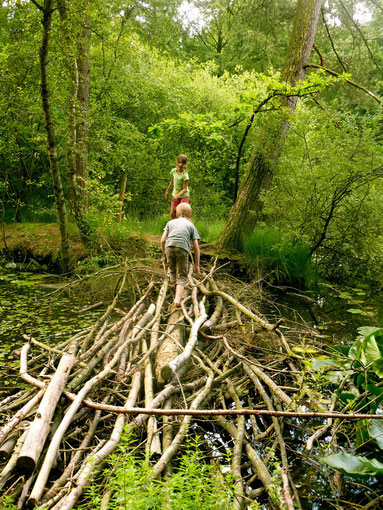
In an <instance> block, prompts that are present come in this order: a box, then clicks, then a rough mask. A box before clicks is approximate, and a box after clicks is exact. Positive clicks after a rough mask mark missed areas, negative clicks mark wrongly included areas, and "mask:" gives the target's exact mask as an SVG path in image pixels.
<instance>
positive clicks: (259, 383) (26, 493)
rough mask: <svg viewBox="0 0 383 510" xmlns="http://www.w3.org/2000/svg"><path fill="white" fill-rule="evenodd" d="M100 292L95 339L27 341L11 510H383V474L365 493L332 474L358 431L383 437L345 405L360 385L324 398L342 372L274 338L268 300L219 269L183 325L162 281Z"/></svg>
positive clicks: (322, 355)
mask: <svg viewBox="0 0 383 510" xmlns="http://www.w3.org/2000/svg"><path fill="white" fill-rule="evenodd" d="M93 278H96V276H93ZM97 278H98V281H99V282H100V283H99V284H100V285H102V281H106V280H107V279H112V280H113V281H117V282H118V284H117V287H116V292H115V295H114V298H113V300H112V302H111V303H110V304H109V305H108V306H106V307H104V311H102V312H100V315H99V317H98V318H97V320H96V321H95V322H94V324H92V326H90V327H88V328H85V329H83V330H81V331H78V332H76V333H75V334H74V336H72V337H70V338H67V339H66V340H65V341H64V342H61V343H58V344H56V345H54V346H52V345H47V344H45V343H44V342H43V341H41V340H38V339H37V338H35V337H34V335H33V331H30V332H25V334H24V340H25V343H24V345H23V347H22V348H21V349H20V351H19V352H18V356H19V359H20V380H21V381H22V384H21V385H20V387H19V388H18V390H17V391H16V390H15V391H13V392H12V394H11V395H8V396H7V397H6V398H4V399H3V400H2V402H1V417H2V422H3V425H2V426H1V428H0V444H1V446H0V459H1V468H2V471H1V474H0V487H1V490H2V493H1V494H2V495H1V500H0V501H1V504H2V505H3V506H2V508H7V509H13V508H39V509H48V508H49V509H55V510H59V509H60V510H64V509H65V510H69V509H71V508H91V509H93V508H100V509H107V508H110V509H112V508H118V509H125V508H126V509H128V508H169V509H174V508H194V509H202V508H216V509H224V508H238V509H240V508H280V509H285V508H287V509H289V510H292V509H295V508H298V509H301V508H317V509H325V508H345V509H346V508H347V509H349V508H359V509H361V508H363V509H368V508H382V507H383V502H382V498H381V490H380V494H379V486H380V485H379V476H380V474H379V469H378V468H379V464H380V463H379V462H378V460H376V459H373V461H374V462H375V464H374V465H375V467H376V470H375V471H373V470H372V469H370V471H368V472H367V471H366V472H365V473H363V474H364V475H366V476H368V478H367V481H366V477H365V478H364V481H355V479H352V478H351V477H350V476H348V475H347V469H346V470H345V469H343V470H342V469H341V468H339V467H338V468H337V469H333V468H332V467H330V466H331V462H330V461H329V460H328V459H329V458H330V457H331V456H334V455H337V454H339V453H341V452H343V451H345V450H346V449H347V447H349V446H350V442H351V441H352V440H351V437H355V436H356V433H355V430H356V428H357V426H358V425H357V424H360V423H364V424H365V427H366V430H367V429H368V426H369V424H371V423H372V421H371V419H370V418H375V420H373V423H374V427H375V428H376V429H374V430H380V431H381V430H382V429H381V425H380V424H381V423H382V422H381V421H380V420H379V419H380V418H381V417H382V415H380V414H379V402H380V400H378V401H377V405H375V407H371V406H368V405H367V403H366V402H367V400H366V399H367V397H366V391H367V388H366V391H365V392H364V393H363V392H362V391H361V392H360V393H359V396H358V399H359V400H358V399H356V398H355V399H354V400H353V401H352V404H350V402H351V401H350V400H347V399H346V400H345V399H343V398H340V394H339V391H336V390H339V389H344V390H345V391H346V390H347V389H348V388H351V389H349V391H350V392H352V388H353V387H354V385H353V384H352V378H353V377H354V374H353V372H352V370H350V369H349V370H344V373H343V375H342V377H341V379H340V382H338V381H335V380H334V382H333V383H332V384H331V383H330V382H329V379H328V378H326V377H325V374H326V373H327V372H326V371H325V370H330V369H331V370H333V369H334V365H337V367H338V371H340V370H341V368H342V365H341V363H336V362H335V361H332V358H331V353H329V346H327V345H326V343H325V341H324V339H323V338H322V336H321V335H320V333H318V332H317V331H315V330H313V329H310V328H309V327H308V326H307V325H306V324H297V323H294V324H293V323H290V324H287V323H285V321H283V318H282V317H281V318H280V320H276V321H273V322H272V323H271V322H269V321H268V320H267V319H266V318H265V317H263V316H261V314H260V313H259V311H258V306H257V298H258V297H259V291H258V290H257V286H256V285H255V284H253V285H251V284H244V283H243V282H240V281H238V280H236V279H234V278H232V277H230V276H228V275H226V274H224V271H223V269H222V268H219V267H217V266H216V264H213V266H212V267H210V268H209V270H208V271H207V272H206V273H204V275H203V276H202V277H201V279H200V280H198V281H197V280H195V279H194V278H193V276H192V274H189V288H188V289H187V290H185V293H184V299H183V301H182V307H181V308H180V309H172V307H171V302H172V299H173V293H174V290H173V289H172V288H169V283H168V281H167V280H166V279H165V280H164V278H163V272H162V271H159V270H157V269H155V268H151V267H146V266H142V265H141V266H140V265H138V264H127V263H125V264H121V265H117V266H114V267H110V268H106V269H104V270H102V271H100V272H99V274H98V275H97ZM85 280H86V278H84V279H79V280H76V281H75V282H74V283H71V284H68V286H69V285H72V286H78V285H82V284H84V281H85ZM124 293H128V294H129V296H130V299H129V300H126V299H122V296H123V295H124ZM127 301H130V302H129V305H128V306H127V304H126V303H127ZM55 333H60V332H59V331H57V332H55ZM312 358H316V359H317V360H321V362H322V364H323V366H324V367H326V368H325V369H323V370H321V371H318V370H313V365H312ZM362 372H363V371H362V370H360V374H362ZM360 374H359V375H360ZM376 386H377V387H380V385H379V384H377V385H376ZM380 395H381V392H380ZM116 454H117V455H116ZM185 455H186V456H187V455H189V464H188V465H187V466H188V467H187V469H185ZM193 455H194V456H193ZM350 457H351V456H350ZM190 458H191V459H192V460H190ZM354 458H355V457H354ZM361 458H362V457H361ZM363 458H365V457H363ZM371 462H372V461H371ZM127 463H128V464H127ZM376 463H378V464H376ZM137 466H139V469H138V471H137ZM193 466H194V467H193ZM134 469H136V471H134ZM193 469H195V470H197V471H196V473H197V476H196V477H195V479H194V482H193V483H194V484H195V487H194V488H192V489H193V490H191V489H190V486H189V487H187V490H188V491H189V495H188V498H189V503H188V505H186V504H185V503H183V504H182V505H181V504H178V503H176V502H177V501H179V497H180V496H181V495H182V494H181V493H182V492H183V491H186V489H185V485H182V483H186V482H185V480H186V479H187V477H188V476H190V477H191V476H192V472H193ZM124 470H125V471H124ZM129 470H130V471H129ZM122 471H123V473H124V476H122V475H121V472H122ZM382 472H383V465H382ZM132 473H133V474H132ZM204 473H205V474H206V473H207V474H208V476H207V477H206V476H205V477H204ZM180 474H181V476H179V475H180ZM128 475H129V476H128ZM177 476H179V477H178V479H177V480H178V481H177V483H176V484H174V483H173V482H172V480H174V479H175V478H174V477H177ZM199 477H200V479H199V480H198V478H199ZM121 480H122V481H121ZM198 483H199V484H200V485H201V486H200V487H197V485H198ZM156 484H157V485H156ZM155 487H157V488H158V487H160V489H158V490H157V489H155ZM193 491H194V492H193ZM197 492H198V498H197V495H196V494H197ZM177 498H178V499H177ZM177 504H178V506H177Z"/></svg>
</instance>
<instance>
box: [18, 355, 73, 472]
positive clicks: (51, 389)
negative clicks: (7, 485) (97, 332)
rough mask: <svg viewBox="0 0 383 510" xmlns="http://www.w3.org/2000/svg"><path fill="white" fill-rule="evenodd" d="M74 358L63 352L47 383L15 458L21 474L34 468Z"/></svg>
mask: <svg viewBox="0 0 383 510" xmlns="http://www.w3.org/2000/svg"><path fill="white" fill-rule="evenodd" d="M75 360H76V358H75V356H73V355H72V354H65V355H64V356H63V357H62V358H61V360H60V363H59V365H58V367H57V370H56V372H55V374H54V376H53V377H52V379H51V381H50V383H49V384H48V387H47V389H46V391H45V394H44V396H43V399H42V401H41V403H40V405H39V408H38V411H37V413H36V416H35V419H34V421H33V423H32V424H31V426H30V428H29V432H28V435H27V438H26V439H25V441H24V445H23V447H22V449H21V451H20V455H19V458H18V459H17V469H18V470H19V472H20V473H22V474H26V475H30V474H31V473H32V472H33V470H34V469H35V466H36V463H37V461H38V459H39V457H40V454H41V452H42V449H43V446H44V443H45V440H46V438H47V437H48V434H49V430H50V424H51V423H50V422H51V420H52V417H53V413H54V411H55V409H56V406H57V403H58V401H59V399H60V397H61V394H62V392H63V389H64V388H65V384H66V382H67V380H68V378H69V375H70V372H71V369H72V367H73V365H74V362H75Z"/></svg>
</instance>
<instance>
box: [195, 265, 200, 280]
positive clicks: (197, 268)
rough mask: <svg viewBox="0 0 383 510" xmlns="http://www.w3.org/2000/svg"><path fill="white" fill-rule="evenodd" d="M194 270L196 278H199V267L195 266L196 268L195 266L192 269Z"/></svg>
mask: <svg viewBox="0 0 383 510" xmlns="http://www.w3.org/2000/svg"><path fill="white" fill-rule="evenodd" d="M194 270H195V274H196V276H197V278H200V276H201V271H200V270H199V266H197V265H196V266H195V268H194Z"/></svg>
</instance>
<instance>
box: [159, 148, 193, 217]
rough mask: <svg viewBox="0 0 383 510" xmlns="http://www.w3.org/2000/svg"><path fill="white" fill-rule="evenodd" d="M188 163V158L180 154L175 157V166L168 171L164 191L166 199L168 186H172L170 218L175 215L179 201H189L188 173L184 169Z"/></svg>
mask: <svg viewBox="0 0 383 510" xmlns="http://www.w3.org/2000/svg"><path fill="white" fill-rule="evenodd" d="M187 165H188V158H187V156H185V154H180V155H179V156H177V159H176V168H173V169H172V170H171V171H170V175H171V179H170V182H169V186H168V187H167V189H166V191H165V200H167V199H168V194H169V190H170V188H171V187H172V186H173V192H172V204H171V207H170V216H171V218H172V220H174V219H175V217H176V207H177V205H178V204H181V203H184V202H186V203H189V196H190V192H189V187H188V183H189V174H188V173H187V171H186V167H187Z"/></svg>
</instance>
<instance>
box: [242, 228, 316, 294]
mask: <svg viewBox="0 0 383 510" xmlns="http://www.w3.org/2000/svg"><path fill="white" fill-rule="evenodd" d="M244 251H245V253H246V256H247V259H248V260H249V262H250V263H258V264H261V265H262V266H263V267H264V268H265V269H271V270H273V271H274V274H275V277H276V280H277V281H278V282H279V283H292V284H300V285H305V286H308V285H309V284H310V281H311V280H312V278H313V272H312V267H311V260H310V248H309V246H307V245H304V244H302V243H294V241H293V239H292V238H291V237H290V236H283V235H282V233H281V232H280V231H279V230H277V229H275V228H256V229H255V230H254V231H253V232H252V234H251V235H250V236H248V237H247V238H245V240H244Z"/></svg>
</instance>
